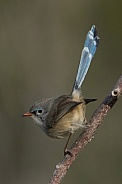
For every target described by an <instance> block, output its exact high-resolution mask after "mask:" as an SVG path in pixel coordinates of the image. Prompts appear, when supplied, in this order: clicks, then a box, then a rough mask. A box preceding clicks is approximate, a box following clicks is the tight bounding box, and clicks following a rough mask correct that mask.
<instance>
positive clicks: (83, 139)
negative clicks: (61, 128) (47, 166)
mask: <svg viewBox="0 0 122 184" xmlns="http://www.w3.org/2000/svg"><path fill="white" fill-rule="evenodd" d="M121 94H122V75H121V76H120V78H119V79H118V81H117V82H116V84H115V86H114V87H113V89H112V91H111V92H110V93H109V94H108V96H107V97H106V98H105V100H104V101H103V102H102V104H101V105H100V106H99V107H98V109H97V110H96V111H95V112H94V113H93V115H92V117H91V119H90V121H89V122H88V126H87V128H86V129H85V130H84V131H83V132H82V133H81V134H80V136H79V137H78V138H77V140H76V141H75V143H74V144H73V145H72V147H71V149H70V151H71V153H72V156H70V155H68V154H67V155H66V156H65V157H64V159H63V160H62V162H61V163H59V164H58V165H56V168H55V171H54V173H53V175H52V176H51V178H50V181H49V184H59V183H60V182H61V180H62V178H63V177H64V176H65V174H66V173H67V171H68V169H69V167H70V166H71V164H72V163H73V161H75V159H76V157H77V156H78V154H79V152H81V151H82V150H83V149H84V147H85V146H86V145H87V144H88V143H89V142H90V141H91V140H92V139H93V138H94V134H95V132H96V130H97V128H98V127H99V125H100V124H101V123H102V121H103V119H104V118H105V116H106V115H107V114H108V112H109V110H110V109H111V108H112V107H113V105H114V104H115V103H116V102H117V100H118V98H119V96H120V95H121Z"/></svg>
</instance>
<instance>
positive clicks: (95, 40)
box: [73, 25, 99, 91]
mask: <svg viewBox="0 0 122 184" xmlns="http://www.w3.org/2000/svg"><path fill="white" fill-rule="evenodd" d="M98 44H99V37H98V36H97V30H96V27H95V26H94V25H93V26H92V28H91V30H90V31H89V32H88V34H87V36H86V40H85V44H84V48H83V50H82V53H81V59H80V63H79V67H78V72H77V76H76V80H75V84H74V88H73V91H74V90H77V89H80V88H81V85H82V83H83V81H84V78H85V76H86V74H87V72H88V69H89V66H90V63H91V60H92V58H93V57H94V54H95V52H96V49H97V46H98Z"/></svg>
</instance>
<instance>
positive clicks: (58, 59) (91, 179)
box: [0, 0, 122, 184]
mask: <svg viewBox="0 0 122 184" xmlns="http://www.w3.org/2000/svg"><path fill="white" fill-rule="evenodd" d="M93 24H95V25H96V26H97V29H98V35H99V37H100V38H101V40H100V45H99V47H98V49H97V52H96V55H95V57H94V59H93V62H92V65H91V67H90V70H89V72H88V74H87V77H86V79H85V82H84V83H83V86H82V92H83V94H84V96H85V97H86V98H98V101H97V102H95V103H91V104H89V105H88V106H87V113H86V116H87V119H89V118H90V116H91V115H92V113H93V112H94V111H95V109H96V108H97V107H98V106H99V105H100V103H101V102H102V101H103V99H104V98H105V97H106V95H107V94H108V93H109V91H110V90H111V89H112V87H113V85H114V84H115V82H116V81H117V80H118V78H119V76H120V75H121V74H122V1H121V0H118V1H105V0H99V1H98V0H92V1H90V0H75V1H73V0H58V1H57V0H21V1H17V0H11V1H9V0H6V1H4V0H1V1H0V184H33V183H35V184H39V183H42V184H44V183H47V182H48V181H49V178H50V176H51V174H52V173H53V171H54V168H55V165H56V164H57V163H59V162H60V161H61V160H62V158H63V148H64V145H65V143H66V140H65V139H64V140H55V139H51V138H49V137H48V136H46V135H45V134H44V132H43V131H42V130H41V129H40V128H39V127H37V126H36V125H35V124H34V123H33V122H32V120H31V119H29V118H22V117H21V115H22V114H23V113H24V112H26V111H28V110H29V108H30V106H31V105H32V104H33V103H34V102H35V101H37V100H40V99H42V98H47V97H56V96H60V95H62V94H66V93H70V92H71V89H72V86H73V83H74V78H75V75H76V71H77V67H78V64H79V59H80V54H81V50H82V48H83V45H84V41H85V38H86V34H87V32H88V30H89V29H90V28H91V26H92V25H93ZM121 108H122V98H120V99H119V101H118V102H117V103H116V105H115V106H114V107H113V109H112V110H111V111H110V112H109V114H108V116H107V117H106V118H105V120H104V123H103V124H102V125H101V126H100V128H99V129H98V131H97V134H96V135H95V138H94V139H93V141H92V142H91V143H90V144H89V145H88V146H87V147H86V148H85V150H84V151H83V152H82V153H81V154H80V155H79V157H78V158H77V160H76V161H75V162H74V163H73V165H72V167H71V168H70V170H69V171H68V173H67V175H66V176H65V178H64V180H63V182H62V183H63V184H65V183H67V184H69V183H70V184H71V183H72V184H79V183H85V184H91V183H99V184H103V183H104V184H105V183H111V184H115V183H117V184H121V183H122V133H121V131H122V111H121ZM79 134H80V132H78V133H76V134H75V135H74V136H73V138H72V140H71V142H70V144H71V143H73V142H74V140H75V139H76V137H77V136H78V135H79Z"/></svg>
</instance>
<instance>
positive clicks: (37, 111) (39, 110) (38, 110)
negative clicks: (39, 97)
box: [36, 108, 43, 116]
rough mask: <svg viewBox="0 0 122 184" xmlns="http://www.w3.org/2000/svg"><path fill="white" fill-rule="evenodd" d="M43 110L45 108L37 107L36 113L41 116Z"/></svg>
mask: <svg viewBox="0 0 122 184" xmlns="http://www.w3.org/2000/svg"><path fill="white" fill-rule="evenodd" d="M42 112H43V109H41V108H40V109H37V110H36V115H37V116H39V115H40V114H42Z"/></svg>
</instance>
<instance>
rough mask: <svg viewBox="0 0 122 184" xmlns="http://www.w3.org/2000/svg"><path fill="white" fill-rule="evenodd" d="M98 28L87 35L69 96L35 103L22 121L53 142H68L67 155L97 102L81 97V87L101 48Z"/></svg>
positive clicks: (93, 28) (65, 151) (65, 150)
mask: <svg viewBox="0 0 122 184" xmlns="http://www.w3.org/2000/svg"><path fill="white" fill-rule="evenodd" d="M99 40H100V38H99V36H98V35H97V29H96V26H95V25H93V26H92V27H91V29H90V30H89V31H88V33H87V36H86V40H85V43H84V47H83V50H82V53H81V58H80V62H79V67H78V70H77V75H76V78H75V82H74V85H73V88H72V91H71V93H70V94H65V95H61V96H59V97H56V98H46V99H42V100H40V101H37V102H35V103H34V104H33V105H32V106H31V107H30V110H29V111H28V112H26V113H24V114H23V115H22V116H23V117H31V118H32V119H33V120H34V122H35V123H36V124H37V125H38V126H39V127H41V128H42V130H43V131H44V132H45V133H46V134H47V135H48V136H49V137H52V138H57V139H62V138H67V142H66V145H65V147H64V155H66V154H68V153H69V154H70V155H71V153H70V152H69V150H68V149H67V146H68V143H69V140H70V138H71V135H72V134H73V133H75V132H76V131H78V130H79V129H82V130H83V129H84V128H85V127H86V125H87V121H86V117H85V111H86V105H87V104H88V103H90V102H93V101H96V100H97V99H86V98H84V96H83V95H82V92H81V86H82V83H83V81H84V79H85V76H86V74H87V72H88V69H89V66H90V63H91V61H92V58H93V57H94V55H95V52H96V49H97V47H98V45H99Z"/></svg>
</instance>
